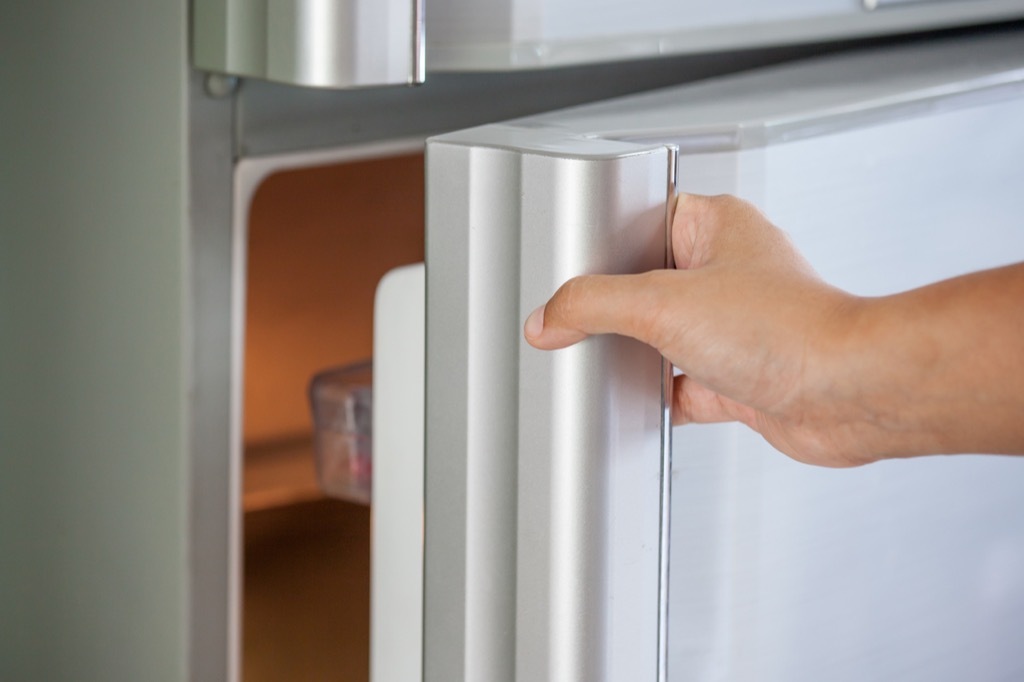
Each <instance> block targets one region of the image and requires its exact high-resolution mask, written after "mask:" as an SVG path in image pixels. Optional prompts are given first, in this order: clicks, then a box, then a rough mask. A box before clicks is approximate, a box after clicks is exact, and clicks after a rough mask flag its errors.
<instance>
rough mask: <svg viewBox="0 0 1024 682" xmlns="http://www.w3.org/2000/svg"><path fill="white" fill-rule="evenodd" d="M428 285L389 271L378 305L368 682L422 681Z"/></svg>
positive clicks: (416, 270)
mask: <svg viewBox="0 0 1024 682" xmlns="http://www.w3.org/2000/svg"><path fill="white" fill-rule="evenodd" d="M424 279H425V276H424V268H423V264H422V263H419V264H417V265H409V266H405V267H401V268H397V269H395V270H392V271H391V272H389V273H388V274H387V275H385V276H384V279H383V280H381V283H380V285H379V286H378V287H377V296H376V300H375V301H374V324H373V327H374V329H373V494H372V499H373V502H372V504H371V507H370V514H371V526H372V527H371V550H370V551H371V576H370V609H371V614H370V679H371V682H408V681H409V680H419V679H422V676H423V412H424V403H423V396H424V383H423V380H424V364H423V363H424V343H425V339H424V335H425V323H424V310H425V303H426V298H425V297H426V294H425V287H424Z"/></svg>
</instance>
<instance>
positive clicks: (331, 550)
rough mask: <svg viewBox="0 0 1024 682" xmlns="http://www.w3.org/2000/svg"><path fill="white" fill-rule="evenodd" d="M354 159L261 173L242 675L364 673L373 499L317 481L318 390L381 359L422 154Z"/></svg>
mask: <svg viewBox="0 0 1024 682" xmlns="http://www.w3.org/2000/svg"><path fill="white" fill-rule="evenodd" d="M343 156H348V157H353V158H350V160H347V161H344V162H341V163H331V162H326V161H324V160H322V159H320V158H319V157H317V156H316V155H313V158H306V159H301V158H300V159H289V160H286V161H284V162H283V163H282V164H281V165H282V166H284V167H286V168H287V169H286V170H281V171H270V174H269V175H267V176H266V177H265V179H263V178H262V176H263V175H264V174H265V173H266V172H267V171H266V170H265V169H262V170H261V171H260V172H258V173H257V175H258V176H259V177H260V181H259V184H258V186H256V188H255V190H254V193H253V194H252V199H251V202H250V203H249V205H248V209H247V215H248V220H247V224H246V227H245V231H246V233H247V239H246V240H245V244H246V245H245V254H244V258H245V269H246V279H245V290H246V300H245V321H246V324H245V339H244V358H245V360H244V369H243V382H244V414H243V420H242V423H243V429H242V434H241V435H242V443H243V445H244V458H243V462H244V464H243V476H242V478H243V486H242V488H243V489H242V494H241V496H240V498H241V499H240V506H241V510H239V511H240V513H242V514H243V528H244V532H243V538H242V542H243V548H242V552H243V557H242V560H243V566H244V573H243V575H244V579H243V587H242V604H241V610H242V632H243V637H242V679H243V680H245V681H246V682H260V681H263V680H268V681H269V680H281V679H303V680H327V679H330V680H366V679H368V676H369V672H368V666H369V614H370V607H369V598H370V511H369V507H368V506H366V505H365V504H360V503H358V502H350V501H342V500H337V499H331V498H327V497H325V496H324V495H323V494H322V492H321V491H320V489H319V487H318V485H317V481H316V475H315V469H314V459H313V439H312V423H311V417H310V408H309V403H308V398H307V387H308V385H309V381H310V378H311V377H312V376H313V374H314V373H316V372H317V371H319V370H322V369H324V368H328V367H334V366H339V365H346V364H349V363H352V362H356V361H359V360H364V359H368V358H369V357H370V355H371V352H372V314H373V296H374V291H375V289H376V286H377V283H378V281H379V280H380V278H381V276H382V275H383V274H384V273H385V272H387V271H388V270H390V269H392V268H394V267H397V266H399V265H404V264H407V263H414V262H421V261H422V260H423V156H422V153H420V152H419V151H417V149H416V148H415V146H414V145H413V146H410V145H405V146H404V147H403V148H400V149H399V150H398V151H395V150H394V149H384V150H383V151H381V150H379V149H370V150H369V151H366V152H365V153H363V152H358V151H357V152H353V153H348V154H345V155H343ZM329 157H330V155H328V157H327V158H329ZM294 166H297V167H294ZM241 172H242V173H243V174H244V173H246V172H247V169H246V168H244V167H243V168H242V170H241Z"/></svg>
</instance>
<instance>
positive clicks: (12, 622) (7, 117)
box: [0, 0, 188, 682]
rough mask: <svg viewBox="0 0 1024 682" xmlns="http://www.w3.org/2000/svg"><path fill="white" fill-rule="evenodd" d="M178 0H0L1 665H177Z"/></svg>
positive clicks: (182, 432) (26, 674) (79, 674)
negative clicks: (138, 0) (142, 0)
mask: <svg viewBox="0 0 1024 682" xmlns="http://www.w3.org/2000/svg"><path fill="white" fill-rule="evenodd" d="M186 15H187V3H186V2H185V1H184V0H163V1H161V2H137V1H132V0H36V1H34V2H9V1H8V2H3V3H0V679H3V680H5V681H6V680H12V681H13V680H33V681H35V680H45V681H49V680H104V681H106V682H109V681H116V680H133V681H134V680H178V679H184V678H185V676H186V672H185V671H186V653H187V652H186V618H187V607H186V596H187V564H186V562H187V553H186V547H187V537H186V528H187V506H186V505H187V502H186V501H187V492H188V491H187V486H186V484H187V474H188V470H187V459H186V454H187V453H186V442H187V438H186V429H187V426H188V425H187V420H186V398H187V379H186V377H187V372H186V371H185V367H186V363H187V361H188V358H187V345H186V332H187V329H186V319H187V310H186V300H187V299H186V293H187V292H186V283H187V280H186V274H187V273H186V266H187V261H186V257H185V253H186V248H187V243H186V234H187V233H186V195H185V191H186V165H185V164H186V103H187V102H186V88H185V85H186V84H185V73H186V71H185V63H186V48H187V43H186V36H187V33H186V18H187V16H186Z"/></svg>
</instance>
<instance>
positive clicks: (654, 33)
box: [426, 0, 1024, 70]
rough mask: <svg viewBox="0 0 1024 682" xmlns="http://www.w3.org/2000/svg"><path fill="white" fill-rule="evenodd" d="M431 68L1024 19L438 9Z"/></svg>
mask: <svg viewBox="0 0 1024 682" xmlns="http://www.w3.org/2000/svg"><path fill="white" fill-rule="evenodd" d="M426 11H427V22H428V27H429V28H428V34H427V41H428V48H427V58H428V60H429V61H428V63H429V65H430V68H432V69H457V70H459V69H508V68H539V67H546V66H563V65H567V64H582V63H588V62H598V61H608V60H613V59H631V58H639V57H654V56H659V55H666V54H683V53H694V52H708V51H714V50H729V49H740V48H751V47H762V46H766V45H784V44H792V43H801V42H805V43H806V42H815V41H826V40H834V39H839V38H852V37H857V36H870V35H881V34H886V33H897V32H909V31H921V30H927V29H934V28H940V27H948V26H957V25H966V24H972V23H983V22H986V21H998V20H1003V19H1007V18H1011V17H1020V16H1024V2H1021V0H953V1H948V2H920V1H917V2H908V3H899V4H895V6H892V7H889V6H886V7H885V8H884V9H878V10H875V11H871V10H870V9H869V8H868V7H866V6H865V4H864V3H863V2H862V1H861V0H782V1H779V2H752V1H750V0H635V1H633V2H620V1H618V0H595V1H592V2H589V1H587V0H489V1H487V2H480V1H479V0H438V1H436V2H430V3H427V8H426Z"/></svg>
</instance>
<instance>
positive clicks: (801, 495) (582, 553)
mask: <svg viewBox="0 0 1024 682" xmlns="http://www.w3.org/2000/svg"><path fill="white" fill-rule="evenodd" d="M1022 121H1024V35H1021V34H1020V32H1014V31H1007V32H1004V33H1001V34H996V35H974V36H972V35H961V36H955V37H948V38H945V39H941V40H931V41H924V42H908V43H906V44H903V45H895V46H888V47H884V48H872V49H866V50H859V51H853V52H849V53H842V54H837V55H831V56H826V57H816V58H813V59H808V60H804V61H798V62H794V63H790V64H785V65H781V66H773V67H769V68H764V69H755V70H751V71H748V72H744V73H740V74H736V75H731V76H725V77H720V78H712V79H708V80H705V81H701V82H697V83H692V84H688V85H683V86H679V87H672V88H668V89H662V90H657V91H654V92H649V93H645V94H641V95H635V96H629V97H625V98H620V99H614V100H609V101H604V102H600V103H596V104H590V105H584V106H580V107H575V108H570V109H565V110H562V111H557V112H553V113H545V114H541V115H537V116H531V117H526V118H520V119H515V120H510V121H507V122H502V123H496V124H490V125H484V126H481V127H475V128H470V129H466V130H461V131H458V132H453V133H449V134H445V135H440V136H437V137H433V138H431V139H430V140H428V142H427V145H426V146H427V151H426V159H427V161H426V163H427V174H426V177H427V181H426V182H427V195H426V196H427V225H426V267H425V275H424V271H423V268H422V267H415V266H414V267H411V268H405V269H403V270H402V271H400V272H396V273H393V275H391V276H389V277H388V278H386V279H385V281H384V283H383V284H382V286H381V289H380V291H379V293H378V307H377V311H376V315H377V324H378V335H377V346H375V363H376V367H377V369H378V370H379V371H380V372H382V373H380V374H378V378H377V379H376V380H375V390H376V391H377V393H378V396H377V403H376V405H375V408H376V409H377V413H376V415H375V419H376V420H377V421H376V422H375V424H376V425H377V426H378V427H381V430H384V429H386V428H387V425H389V424H398V423H403V424H408V425H409V426H408V429H402V430H401V431H402V433H403V435H402V436H401V437H399V436H395V435H391V436H388V439H389V441H390V440H394V439H398V441H401V442H399V443H398V444H396V445H392V446H389V445H388V443H381V444H380V450H379V451H378V453H377V454H376V455H375V457H379V458H380V462H381V465H382V466H387V465H386V464H384V462H385V461H388V460H389V459H391V458H398V459H402V461H404V463H405V464H404V465H403V466H402V468H401V471H403V472H405V474H404V477H403V476H400V475H398V474H397V473H395V472H392V473H391V475H390V476H389V473H388V471H387V470H381V469H377V470H376V472H375V476H378V479H377V480H375V482H374V486H375V488H374V496H375V497H374V500H375V504H378V505H381V506H382V507H383V508H388V505H389V504H391V503H392V501H394V500H401V503H402V504H404V505H406V506H407V509H408V510H409V513H407V514H405V515H404V516H403V517H402V518H394V515H393V514H392V515H391V517H389V518H390V519H391V520H390V521H387V520H386V518H385V517H378V520H377V522H376V525H375V527H374V543H375V545H374V551H375V552H378V551H380V552H392V553H395V552H397V554H390V555H388V556H393V557H394V556H404V557H405V561H403V562H401V565H402V567H403V568H402V569H401V570H398V571H395V570H393V569H389V572H388V574H386V575H385V574H383V573H380V574H379V573H376V572H375V573H374V578H373V579H374V584H373V590H374V602H373V604H374V606H373V615H372V618H373V639H372V648H373V654H372V659H371V661H372V662H371V666H372V670H373V679H374V680H375V682H385V681H390V680H397V679H413V678H415V679H420V678H422V679H424V680H430V681H432V682H433V681H438V682H439V681H442V680H443V681H450V680H467V681H468V680H487V681H498V680H502V681H510V682H511V681H513V680H515V681H519V682H522V681H527V680H528V681H530V682H534V681H545V680H550V681H558V682H569V681H573V682H576V681H578V682H583V681H586V682H597V681H615V680H659V681H663V682H667V681H673V682H681V681H683V680H786V681H800V680H807V681H811V680H833V681H838V680H851V681H853V680H963V679H974V680H1010V679H1020V678H1021V677H1022V676H1024V653H1022V650H1021V648H1020V646H1019V642H1020V632H1021V631H1022V628H1024V463H1022V461H1021V460H1019V459H1015V458H1012V457H998V456H986V455H975V456H952V457H925V458H917V459H911V460H898V461H885V462H880V463H875V464H871V465H869V466H864V467H861V468H856V469H841V470H833V469H826V468H817V467H813V466H808V465H804V464H800V463H797V462H795V461H792V460H790V459H788V458H786V457H785V456H783V455H782V454H780V453H778V452H777V451H775V450H774V449H773V448H772V447H771V446H770V445H768V444H767V443H766V442H765V441H763V440H762V439H761V438H760V437H759V436H758V435H757V434H755V433H753V432H751V431H749V430H748V429H747V428H746V427H744V426H742V425H737V424H720V425H699V426H698V425H690V426H684V427H679V428H675V429H673V428H672V427H671V422H670V415H669V409H668V403H667V401H666V392H667V391H668V390H670V388H667V387H670V386H671V383H670V382H671V379H672V375H673V369H672V367H671V366H669V365H668V363H667V362H666V361H665V360H663V359H662V358H661V357H660V356H659V354H658V353H657V352H656V351H654V350H652V349H651V348H648V347H646V346H643V345H642V344H640V343H639V342H636V341H633V340H630V339H626V338H622V337H616V336H599V337H592V338H589V339H587V340H585V341H583V342H582V343H580V344H578V345H576V346H573V347H571V348H568V349H563V350H559V351H554V352H543V351H539V350H536V349H534V348H532V347H530V346H529V345H528V344H526V342H525V341H524V340H523V338H522V333H521V329H522V323H523V321H524V320H525V318H526V316H527V315H528V314H529V312H530V311H531V310H533V309H534V308H535V307H537V306H538V305H540V304H542V303H544V302H545V301H546V300H547V299H548V297H549V296H550V295H551V294H552V293H553V292H554V291H555V290H556V289H557V288H558V287H559V286H560V285H561V284H562V283H563V282H565V281H566V280H568V279H569V278H571V277H573V276H576V275H580V274H585V273H633V272H644V271H648V270H654V269H659V268H665V267H671V257H670V253H669V248H668V228H669V225H670V224H671V211H672V206H673V202H674V198H675V196H676V194H677V192H691V193H702V194H720V193H729V194H735V195H738V196H740V197H742V198H744V199H746V200H748V201H751V202H753V203H754V204H755V205H757V206H758V207H760V208H761V209H762V210H763V211H764V212H765V213H766V214H767V216H768V217H769V218H770V219H771V220H772V221H773V222H775V223H776V224H777V225H779V226H780V227H782V228H783V229H784V230H786V231H787V232H788V233H789V234H790V236H791V237H792V239H793V241H794V242H795V244H796V246H797V247H798V248H799V249H800V250H801V251H802V252H803V253H804V254H805V255H806V257H807V258H808V260H809V261H810V263H811V264H812V266H813V267H814V268H815V269H816V270H817V271H818V272H819V273H820V274H821V276H822V277H823V278H824V279H825V280H826V281H828V282H830V283H832V284H834V285H836V286H839V287H841V288H843V289H845V290H847V291H850V292H853V293H855V294H858V295H861V296H883V295H887V294H891V293H895V292H900V291H905V290H909V289H912V288H915V287H918V286H922V285H925V284H928V283H931V282H934V281H937V280H941V279H944V278H948V277H952V276H955V275H958V274H962V273H966V272H970V271H974V270H979V269H984V268H989V267H995V266H1000V265H1005V264H1008V263H1014V262H1019V261H1021V260H1022V259H1024V217H1022V216H1024V192H1022V191H1021V190H1022V188H1024V161H1022V159H1024V126H1022V125H1021V122H1022ZM424 287H425V288H424ZM423 302H425V315H423V314H421V312H417V311H422V310H423V309H424V308H423V307H422V306H421V304H422V303H423ZM1022 304H1024V302H1022ZM424 325H425V326H424ZM424 335H425V336H424ZM424 339H425V352H420V351H422V349H423V348H424V345H423V340H424ZM396 344H397V347H396ZM403 344H404V347H403ZM423 376H425V383H424V384H420V383H419V381H420V378H421V377H423ZM410 377H412V380H410ZM410 381H411V383H410ZM1021 388H1022V389H1024V386H1022V387H1021ZM421 391H422V392H421ZM410 395H411V396H412V398H410ZM421 396H422V399H423V401H424V402H423V404H422V405H420V404H419V403H417V402H416V400H415V399H417V398H419V397H421ZM410 400H411V401H412V402H410ZM421 414H422V415H425V417H424V420H423V421H421V420H420V417H419V416H418V415H421ZM388 430H394V429H388ZM421 437H423V438H425V449H424V450H419V449H418V445H417V444H418V442H419V440H418V439H419V438H421ZM403 438H404V439H405V440H404V441H402V439H403ZM421 451H422V452H424V453H425V457H424V459H423V460H422V461H420V460H419V459H418V454H413V455H410V454H409V453H418V452H421ZM413 474H415V476H416V478H412V479H410V478H408V477H409V476H412V475H413ZM419 476H422V481H423V483H422V487H419V481H420V478H418V477H419ZM410 480H412V481H413V482H414V484H413V485H412V486H411V487H408V488H405V489H404V490H402V491H401V492H396V489H393V488H391V487H389V486H393V485H396V483H395V482H396V481H401V482H404V483H405V484H408V482H409V481H410ZM378 486H380V489H379V491H378ZM378 492H379V495H378ZM419 509H422V510H423V512H422V517H420V516H419V514H417V513H416V511H417V510H419ZM382 513H384V512H378V514H382ZM421 523H422V526H421V525H420V524H421ZM403 553H404V554H403ZM375 556H377V555H375ZM380 556H384V555H383V554H381V555H380ZM420 558H422V562H420V561H419V559H420ZM388 565H390V566H394V565H395V562H394V561H391V562H388ZM376 570H377V569H376V568H375V571H376ZM399 594H401V595H404V597H403V598H400V599H396V598H394V595H399ZM388 595H391V596H390V597H389V596H388ZM420 647H422V648H420ZM398 651H403V652H408V655H399V656H396V655H395V652H398Z"/></svg>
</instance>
